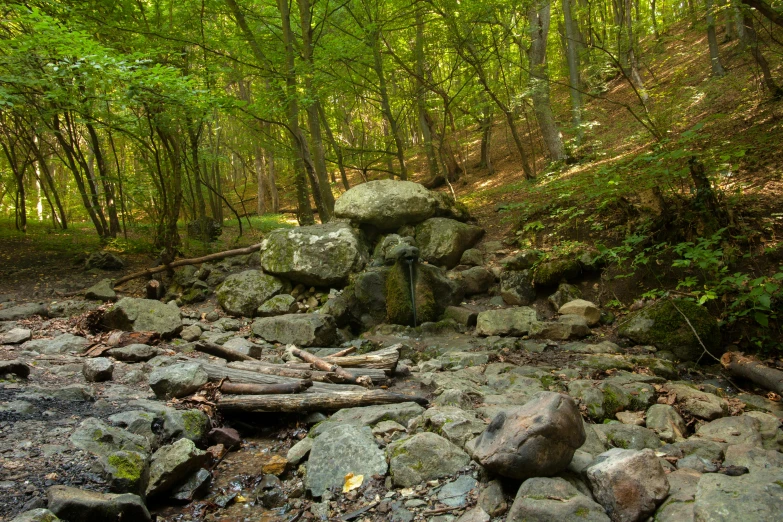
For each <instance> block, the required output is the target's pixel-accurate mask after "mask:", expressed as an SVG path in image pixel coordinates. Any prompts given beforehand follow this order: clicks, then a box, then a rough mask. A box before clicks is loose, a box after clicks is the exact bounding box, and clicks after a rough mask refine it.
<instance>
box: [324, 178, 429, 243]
mask: <svg viewBox="0 0 783 522" xmlns="http://www.w3.org/2000/svg"><path fill="white" fill-rule="evenodd" d="M438 204H439V201H438V198H437V197H435V195H434V194H433V193H432V192H430V191H429V190H427V189H426V188H424V187H423V186H422V185H419V184H418V183H413V182H411V181H395V180H388V179H385V180H378V181H368V182H367V183H362V184H361V185H356V186H355V187H353V188H351V189H350V190H348V191H346V192H345V193H344V194H343V195H342V196H340V197H339V198H338V199H337V201H335V203H334V215H335V216H336V217H338V218H347V219H350V220H351V221H353V222H355V223H361V224H369V225H374V226H375V227H377V228H378V229H379V230H388V231H391V230H395V229H397V228H399V227H401V226H402V225H407V224H409V223H418V222H420V221H424V220H425V219H427V218H430V217H432V216H433V215H435V212H436V210H437V209H438Z"/></svg>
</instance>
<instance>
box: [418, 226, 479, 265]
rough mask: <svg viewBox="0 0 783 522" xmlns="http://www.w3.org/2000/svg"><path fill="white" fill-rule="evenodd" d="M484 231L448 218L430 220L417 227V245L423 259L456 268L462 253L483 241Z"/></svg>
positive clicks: (434, 263)
mask: <svg viewBox="0 0 783 522" xmlns="http://www.w3.org/2000/svg"><path fill="white" fill-rule="evenodd" d="M483 235H484V229H483V228H481V227H477V226H475V225H467V224H465V223H460V222H459V221H455V220H453V219H448V218H430V219H428V220H426V221H425V222H424V223H421V224H419V225H417V226H416V244H417V245H418V247H419V250H420V255H421V259H423V260H424V261H427V262H428V263H431V264H433V265H438V266H446V268H454V267H455V266H457V263H459V260H460V258H461V257H462V253H463V252H465V250H467V249H469V248H470V247H472V246H473V245H475V244H476V243H478V241H479V240H480V239H481V237H482V236H483Z"/></svg>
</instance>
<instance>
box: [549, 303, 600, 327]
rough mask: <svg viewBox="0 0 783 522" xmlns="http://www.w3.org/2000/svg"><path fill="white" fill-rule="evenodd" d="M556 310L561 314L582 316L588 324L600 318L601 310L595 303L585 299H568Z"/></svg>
mask: <svg viewBox="0 0 783 522" xmlns="http://www.w3.org/2000/svg"><path fill="white" fill-rule="evenodd" d="M558 312H559V313H560V314H561V315H569V314H570V315H579V316H581V317H584V318H585V320H586V321H587V325H588V326H593V325H596V324H598V322H599V321H600V320H601V310H599V309H598V307H597V306H595V304H593V303H591V302H590V301H585V300H584V299H575V300H573V301H568V302H567V303H566V304H564V305H563V306H561V307H560V309H559V310H558Z"/></svg>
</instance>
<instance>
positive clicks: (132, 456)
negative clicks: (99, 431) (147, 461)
mask: <svg viewBox="0 0 783 522" xmlns="http://www.w3.org/2000/svg"><path fill="white" fill-rule="evenodd" d="M108 460H109V465H110V466H111V467H112V468H114V470H115V471H114V477H115V478H117V479H123V480H127V481H129V482H137V481H139V480H141V476H142V474H143V473H144V460H142V458H141V455H139V454H138V453H126V452H123V453H114V454H112V455H109V459H108Z"/></svg>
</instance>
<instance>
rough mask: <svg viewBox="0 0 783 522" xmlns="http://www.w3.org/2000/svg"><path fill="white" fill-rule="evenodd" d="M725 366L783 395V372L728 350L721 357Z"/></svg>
mask: <svg viewBox="0 0 783 522" xmlns="http://www.w3.org/2000/svg"><path fill="white" fill-rule="evenodd" d="M720 363H721V364H722V365H723V367H724V368H726V369H727V370H729V371H730V372H731V373H733V374H734V375H737V376H739V377H743V378H745V379H748V380H749V381H753V382H754V383H755V384H757V385H759V386H761V387H762V388H764V389H765V390H770V391H773V392H775V393H777V394H778V395H783V372H782V371H780V370H776V369H774V368H770V367H769V366H766V365H765V364H763V363H761V362H759V361H757V360H756V359H753V358H752V357H748V356H746V355H743V354H742V353H739V352H726V353H724V354H723V356H722V357H721V358H720Z"/></svg>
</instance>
